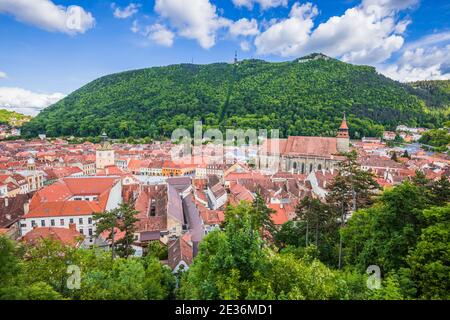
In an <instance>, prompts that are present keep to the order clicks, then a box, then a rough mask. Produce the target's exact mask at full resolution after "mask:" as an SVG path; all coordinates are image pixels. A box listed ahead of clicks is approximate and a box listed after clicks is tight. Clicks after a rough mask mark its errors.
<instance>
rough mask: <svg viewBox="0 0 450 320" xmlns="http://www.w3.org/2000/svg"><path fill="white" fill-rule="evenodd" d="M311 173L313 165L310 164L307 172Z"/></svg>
mask: <svg viewBox="0 0 450 320" xmlns="http://www.w3.org/2000/svg"><path fill="white" fill-rule="evenodd" d="M312 171H313V165H312V163H311V164H310V165H309V172H312Z"/></svg>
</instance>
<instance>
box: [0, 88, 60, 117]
mask: <svg viewBox="0 0 450 320" xmlns="http://www.w3.org/2000/svg"><path fill="white" fill-rule="evenodd" d="M64 96H65V95H64V94H62V93H52V94H45V93H36V92H31V91H29V90H25V89H22V88H15V87H0V107H1V108H4V109H7V110H11V111H17V112H20V113H23V114H27V115H33V116H34V115H36V114H37V113H39V111H41V110H42V109H44V108H46V107H48V106H50V105H52V104H54V103H56V102H58V101H59V100H61V99H62V98H64Z"/></svg>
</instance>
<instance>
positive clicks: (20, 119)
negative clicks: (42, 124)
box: [0, 109, 31, 127]
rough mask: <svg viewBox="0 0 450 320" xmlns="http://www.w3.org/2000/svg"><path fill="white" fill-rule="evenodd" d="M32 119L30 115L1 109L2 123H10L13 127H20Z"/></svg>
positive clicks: (0, 118) (0, 119)
mask: <svg viewBox="0 0 450 320" xmlns="http://www.w3.org/2000/svg"><path fill="white" fill-rule="evenodd" d="M30 119H31V117H30V116H26V115H23V114H21V113H17V112H14V111H8V110H5V109H0V124H8V125H10V126H13V127H15V126H18V127H20V126H21V125H22V124H23V123H25V122H27V121H30Z"/></svg>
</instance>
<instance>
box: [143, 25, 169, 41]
mask: <svg viewBox="0 0 450 320" xmlns="http://www.w3.org/2000/svg"><path fill="white" fill-rule="evenodd" d="M145 35H146V36H147V37H148V38H149V39H150V40H153V41H154V42H156V43H158V44H160V45H162V46H165V47H171V46H172V45H173V39H174V37H175V34H174V33H173V32H172V31H170V30H168V29H167V28H166V27H165V26H163V25H162V24H159V23H156V24H154V25H151V26H147V28H146V31H145Z"/></svg>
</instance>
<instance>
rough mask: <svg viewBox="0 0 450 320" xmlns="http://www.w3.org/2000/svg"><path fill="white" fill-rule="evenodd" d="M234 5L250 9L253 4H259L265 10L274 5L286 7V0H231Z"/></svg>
mask: <svg viewBox="0 0 450 320" xmlns="http://www.w3.org/2000/svg"><path fill="white" fill-rule="evenodd" d="M233 3H234V5H235V6H236V7H239V8H240V7H246V8H248V9H249V10H252V9H253V7H254V5H255V4H259V6H260V7H261V10H267V9H269V8H275V7H280V6H283V7H286V6H287V5H288V0H233Z"/></svg>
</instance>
